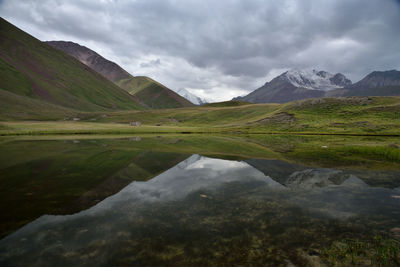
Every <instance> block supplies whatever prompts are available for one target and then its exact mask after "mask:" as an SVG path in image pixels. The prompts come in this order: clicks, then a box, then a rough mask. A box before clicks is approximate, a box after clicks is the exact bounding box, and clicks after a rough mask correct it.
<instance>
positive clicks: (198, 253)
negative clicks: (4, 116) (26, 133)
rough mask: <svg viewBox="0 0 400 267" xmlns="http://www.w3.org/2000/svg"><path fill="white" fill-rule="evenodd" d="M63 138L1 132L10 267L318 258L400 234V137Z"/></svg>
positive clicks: (2, 247) (3, 245) (4, 252)
mask: <svg viewBox="0 0 400 267" xmlns="http://www.w3.org/2000/svg"><path fill="white" fill-rule="evenodd" d="M59 139H60V138H56V139H54V140H46V138H44V140H38V139H37V140H22V139H4V140H1V143H0V152H1V156H0V177H1V178H0V198H1V204H0V212H1V215H0V218H1V235H2V239H1V240H0V265H1V266H80V265H86V266H293V265H294V266H307V265H311V266H313V265H314V266H318V265H319V264H328V263H329V261H328V260H327V258H326V257H325V256H326V255H325V256H324V254H323V249H325V248H328V249H329V248H330V247H331V246H332V244H335V242H336V243H337V242H343V241H342V240H360V241H365V242H366V241H368V240H374V238H375V239H376V238H377V236H380V237H379V238H383V239H390V240H394V242H396V240H400V158H396V157H397V155H398V152H396V151H397V150H396V149H397V148H396V146H395V145H393V143H395V142H396V140H390V139H368V138H365V139H362V138H360V137H358V138H343V137H340V138H339V137H290V136H289V137H282V136H270V137H261V136H258V137H223V136H220V137H207V136H189V137H186V136H163V137H156V136H154V137H126V138H114V139H110V138H100V137H99V138H97V139H87V137H86V138H85V139H80V138H79V137H69V138H66V139H65V140H59ZM324 257H325V258H324ZM394 262H395V261H394ZM363 264H365V265H368V264H370V265H371V264H372V263H368V262H367V261H364V262H363ZM389 264H395V263H393V262H391V263H389ZM388 266H396V265H388Z"/></svg>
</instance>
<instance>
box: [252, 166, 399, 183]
mask: <svg viewBox="0 0 400 267" xmlns="http://www.w3.org/2000/svg"><path fill="white" fill-rule="evenodd" d="M245 162H246V163H248V164H249V165H251V166H253V167H254V168H256V169H258V170H260V171H261V172H263V173H264V174H265V175H267V176H269V177H271V178H272V179H274V180H275V181H277V182H279V183H280V184H283V185H290V186H291V187H294V186H300V187H304V186H311V185H312V184H313V186H316V187H324V186H329V185H340V184H342V183H343V182H344V181H346V180H347V179H349V178H351V181H352V184H354V183H355V180H356V179H358V180H359V181H358V182H357V183H359V184H360V185H361V184H368V185H370V186H373V187H385V188H396V187H399V186H400V172H395V171H372V170H336V169H326V168H317V169H310V167H306V166H301V165H297V164H291V163H289V162H286V161H282V160H264V159H250V160H245Z"/></svg>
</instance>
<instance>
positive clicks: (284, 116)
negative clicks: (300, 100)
mask: <svg viewBox="0 0 400 267" xmlns="http://www.w3.org/2000/svg"><path fill="white" fill-rule="evenodd" d="M256 122H257V123H260V124H290V123H295V122H296V118H295V117H294V115H293V114H289V113H287V112H279V113H276V114H274V115H272V116H271V117H267V118H264V119H261V120H258V121H256Z"/></svg>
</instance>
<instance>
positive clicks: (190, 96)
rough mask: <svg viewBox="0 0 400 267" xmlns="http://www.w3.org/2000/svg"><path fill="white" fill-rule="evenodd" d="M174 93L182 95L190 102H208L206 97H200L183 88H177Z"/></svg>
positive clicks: (198, 103)
mask: <svg viewBox="0 0 400 267" xmlns="http://www.w3.org/2000/svg"><path fill="white" fill-rule="evenodd" d="M176 93H177V94H179V95H181V96H183V97H184V98H186V99H187V100H189V101H190V102H192V103H193V104H195V105H203V104H206V103H208V102H209V101H208V100H207V99H203V98H200V97H198V96H196V95H194V94H192V93H191V92H189V91H188V90H186V89H185V88H180V89H178V90H177V91H176Z"/></svg>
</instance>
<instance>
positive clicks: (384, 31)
mask: <svg viewBox="0 0 400 267" xmlns="http://www.w3.org/2000/svg"><path fill="white" fill-rule="evenodd" d="M0 15H1V16H3V17H5V18H6V19H9V20H10V21H11V22H12V23H15V24H16V25H17V26H24V29H25V30H27V31H28V32H31V33H32V34H34V35H35V34H36V35H37V37H38V38H40V39H43V40H49V39H51V38H54V37H55V36H56V37H58V36H62V37H65V38H71V39H73V40H74V41H78V42H80V43H82V44H89V43H94V44H96V47H100V48H104V50H107V51H112V52H111V57H112V58H113V59H114V60H117V61H118V59H120V61H119V62H117V63H121V62H124V64H125V62H128V61H130V62H132V63H131V64H129V63H126V65H124V67H125V68H127V69H128V70H130V71H132V72H133V74H135V73H136V72H144V71H147V72H148V73H149V75H150V76H152V75H153V78H155V79H158V80H160V79H161V80H160V81H161V82H163V79H165V80H166V81H168V83H170V86H172V87H175V88H180V87H187V86H188V84H189V83H190V82H192V85H191V86H192V87H197V88H199V87H201V88H204V89H205V90H210V92H212V90H213V84H224V86H225V87H232V88H235V89H242V90H251V89H254V88H252V86H254V84H255V82H253V83H249V84H248V85H247V86H246V85H244V84H243V82H242V81H245V82H247V81H261V80H263V78H264V79H265V77H266V76H267V75H268V74H269V73H272V72H274V71H276V70H277V69H287V68H321V69H325V70H328V71H332V72H342V73H344V74H346V75H348V76H349V77H350V78H352V79H353V80H357V79H359V78H361V76H363V75H365V74H367V73H368V72H369V71H372V70H378V69H379V70H384V69H394V68H399V67H400V52H399V49H398V48H399V47H400V28H399V27H398V25H400V1H399V0H370V1H365V0H313V1H311V0H310V1H295V0H282V1H265V0H249V1H238V0H224V1H212V0H203V1H195V0H181V1H172V0H137V1H124V0H115V1H100V2H99V1H94V0H93V1H87V0H71V1H60V0H43V1H33V0H30V1H26V0H24V1H22V0H20V1H18V0H4V1H2V2H0ZM154 58H158V59H159V60H160V62H164V61H165V60H164V59H166V58H167V59H169V62H170V64H169V65H168V64H167V65H165V66H164V67H165V68H161V69H160V64H158V63H157V62H154ZM182 61H185V62H187V64H188V65H189V66H191V67H190V69H191V70H192V72H193V73H190V74H189V73H187V75H186V77H185V78H184V79H180V78H179V75H178V74H177V75H173V77H171V76H169V77H167V75H170V74H171V72H174V71H175V72H178V73H179V72H180V71H181V68H182V66H181V65H182V64H181V62H182ZM160 62H159V63H160ZM178 62H179V63H178ZM174 64H180V65H174ZM167 67H168V68H170V70H167V69H166V68H167ZM140 68H144V70H141V69H140ZM161 70H164V71H163V72H162V71H161ZM182 71H184V70H182ZM199 72H201V74H198V73H199ZM154 75H157V77H154ZM204 75H210V77H209V78H208V79H207V81H204V80H202V81H199V79H198V77H199V76H204ZM230 77H235V78H236V79H231V78H230ZM199 82H200V84H199V85H196V83H199ZM257 83H259V82H257Z"/></svg>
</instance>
